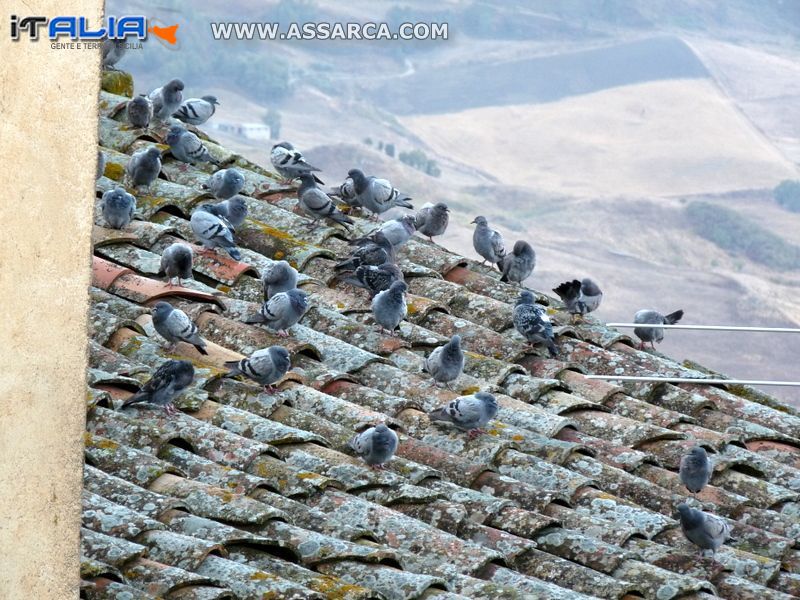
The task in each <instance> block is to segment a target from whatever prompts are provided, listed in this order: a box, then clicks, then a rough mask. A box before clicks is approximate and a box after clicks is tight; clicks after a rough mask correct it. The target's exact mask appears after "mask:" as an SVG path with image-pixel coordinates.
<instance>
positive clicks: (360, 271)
mask: <svg viewBox="0 0 800 600" xmlns="http://www.w3.org/2000/svg"><path fill="white" fill-rule="evenodd" d="M336 278H337V279H339V280H340V281H342V282H343V283H347V284H350V285H352V286H355V287H357V288H361V289H364V290H367V291H368V292H369V296H370V298H372V297H374V296H375V294H377V293H379V292H382V291H384V290H388V289H389V288H390V287H391V286H392V284H393V283H394V282H395V281H405V278H404V277H403V272H402V271H401V270H400V267H398V266H397V265H396V264H394V263H391V262H388V263H384V264H382V265H380V266H377V267H373V266H366V265H362V266H360V267H358V268H357V269H356V270H355V271H343V272H341V273H339V274H338V275H337V276H336Z"/></svg>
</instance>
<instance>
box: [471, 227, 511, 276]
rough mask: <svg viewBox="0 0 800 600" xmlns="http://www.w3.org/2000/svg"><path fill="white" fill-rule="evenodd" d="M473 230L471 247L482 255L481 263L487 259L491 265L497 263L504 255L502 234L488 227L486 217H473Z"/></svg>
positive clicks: (504, 248) (484, 262) (504, 247)
mask: <svg viewBox="0 0 800 600" xmlns="http://www.w3.org/2000/svg"><path fill="white" fill-rule="evenodd" d="M472 222H473V223H474V224H475V232H474V233H473V234H472V247H473V248H475V252H477V253H478V254H480V255H481V257H483V262H482V263H481V264H482V265H484V264H486V261H487V260H488V261H489V262H490V263H492V264H493V265H495V264H498V263H499V262H500V260H501V259H502V258H503V257H504V256H505V255H506V246H505V242H504V241H503V236H502V235H500V232H499V231H495V230H494V229H490V228H489V224H488V222H487V221H486V217H475V219H474V220H473V221H472Z"/></svg>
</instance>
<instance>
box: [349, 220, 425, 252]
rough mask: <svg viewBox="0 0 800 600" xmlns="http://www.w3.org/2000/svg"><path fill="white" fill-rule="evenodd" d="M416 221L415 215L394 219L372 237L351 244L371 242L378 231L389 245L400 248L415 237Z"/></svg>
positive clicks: (382, 226) (356, 240)
mask: <svg viewBox="0 0 800 600" xmlns="http://www.w3.org/2000/svg"><path fill="white" fill-rule="evenodd" d="M415 221H416V219H415V217H414V215H404V216H402V217H400V218H399V219H392V220H391V221H386V222H385V223H384V224H383V225H381V226H380V228H379V229H378V230H377V231H375V232H374V233H372V234H371V235H369V236H367V237H365V238H358V239H355V240H353V241H351V242H350V244H351V245H361V244H363V243H365V242H366V241H367V240H371V239H372V236H373V235H375V233H377V232H378V231H380V232H381V233H382V234H383V235H384V236H386V239H387V240H389V243H390V244H391V245H392V246H394V247H395V248H399V247H400V246H402V245H403V244H405V243H406V242H407V241H408V240H410V239H411V237H412V236H413V235H414V232H415V231H416V230H417V229H416V225H415V224H414V223H415Z"/></svg>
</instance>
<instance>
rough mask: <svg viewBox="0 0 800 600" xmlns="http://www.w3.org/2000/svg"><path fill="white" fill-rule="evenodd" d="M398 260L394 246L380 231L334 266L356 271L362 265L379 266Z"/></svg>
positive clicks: (337, 268) (339, 268)
mask: <svg viewBox="0 0 800 600" xmlns="http://www.w3.org/2000/svg"><path fill="white" fill-rule="evenodd" d="M396 260H397V257H396V254H395V249H394V246H392V244H391V242H390V241H389V240H388V239H387V238H386V236H385V235H383V234H382V233H381V232H380V231H378V232H376V233H374V234H372V236H371V237H370V239H368V240H367V242H366V243H364V244H362V245H360V246H359V247H358V248H357V249H356V250H354V251H353V253H352V254H351V255H350V256H349V257H347V258H346V259H344V260H342V261H340V262H338V263H337V264H336V265H335V266H334V267H333V268H334V270H336V271H355V270H356V269H357V268H358V267H360V266H374V267H378V266H380V265H382V264H385V263H389V262H390V263H394V262H395V261H396Z"/></svg>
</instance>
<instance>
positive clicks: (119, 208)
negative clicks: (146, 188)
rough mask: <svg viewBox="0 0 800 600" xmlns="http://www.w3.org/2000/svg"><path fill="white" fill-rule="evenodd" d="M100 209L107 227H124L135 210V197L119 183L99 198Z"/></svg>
mask: <svg viewBox="0 0 800 600" xmlns="http://www.w3.org/2000/svg"><path fill="white" fill-rule="evenodd" d="M100 210H101V211H102V213H103V219H104V220H105V222H106V225H107V226H108V227H111V228H112V229H124V228H125V227H127V226H128V225H129V224H130V222H131V220H132V219H133V214H134V212H136V198H135V197H134V196H133V195H132V194H129V193H128V192H126V191H125V188H124V187H122V186H121V185H118V186H117V187H115V188H113V189H110V190H107V191H106V192H104V193H103V196H102V198H101V199H100Z"/></svg>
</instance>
